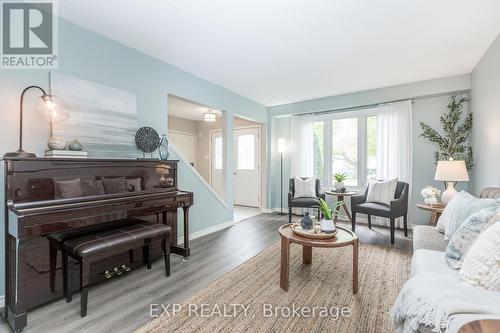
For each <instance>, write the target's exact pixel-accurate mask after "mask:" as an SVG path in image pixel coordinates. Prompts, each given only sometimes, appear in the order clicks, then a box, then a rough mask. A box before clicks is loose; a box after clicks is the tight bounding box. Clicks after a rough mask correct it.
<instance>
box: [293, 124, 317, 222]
mask: <svg viewBox="0 0 500 333" xmlns="http://www.w3.org/2000/svg"><path fill="white" fill-rule="evenodd" d="M290 148H291V149H290V158H291V170H290V171H291V175H290V176H291V177H292V178H293V177H313V176H314V136H313V128H312V118H311V117H307V116H297V117H292V125H291V147H290ZM306 211H311V210H310V209H309V208H293V209H292V212H293V214H298V215H303V214H304V212H306Z"/></svg>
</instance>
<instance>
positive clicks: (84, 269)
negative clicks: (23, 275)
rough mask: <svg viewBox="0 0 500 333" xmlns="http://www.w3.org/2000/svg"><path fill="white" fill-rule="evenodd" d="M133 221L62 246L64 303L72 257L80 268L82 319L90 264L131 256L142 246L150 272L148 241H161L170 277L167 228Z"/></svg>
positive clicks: (69, 292)
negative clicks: (160, 239)
mask: <svg viewBox="0 0 500 333" xmlns="http://www.w3.org/2000/svg"><path fill="white" fill-rule="evenodd" d="M136 221H138V222H135V223H131V224H129V223H126V224H125V225H121V226H119V227H115V228H111V229H107V230H102V231H97V232H93V233H86V234H83V235H80V236H75V237H70V238H67V239H66V240H65V241H64V242H63V244H62V249H63V251H62V252H63V275H64V276H63V281H65V282H64V285H66V288H65V296H66V301H67V302H70V301H71V299H72V292H73V288H72V285H71V284H72V281H73V265H71V266H70V265H69V263H68V262H69V258H68V257H72V258H73V259H75V260H76V261H77V262H78V263H79V264H80V265H79V266H80V293H81V296H80V297H81V301H80V315H81V316H82V317H85V316H86V315H87V301H88V288H89V283H90V266H91V264H92V263H93V262H96V261H99V260H102V259H106V258H109V257H112V256H114V255H117V254H120V253H123V252H125V251H129V253H130V251H131V249H133V248H136V247H139V246H142V248H143V260H144V263H145V264H147V267H148V269H151V260H150V255H149V254H150V247H151V239H152V238H155V237H162V243H161V248H162V251H163V257H164V263H165V275H166V276H170V233H171V229H170V227H169V226H166V225H164V224H161V223H151V222H145V221H142V220H136ZM64 267H65V268H66V269H65V270H64ZM64 273H66V274H64Z"/></svg>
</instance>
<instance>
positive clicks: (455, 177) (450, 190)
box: [434, 159, 469, 206]
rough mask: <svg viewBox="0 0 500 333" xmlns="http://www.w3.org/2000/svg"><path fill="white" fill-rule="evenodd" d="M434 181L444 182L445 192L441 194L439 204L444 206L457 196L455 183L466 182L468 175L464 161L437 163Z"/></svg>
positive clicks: (451, 160)
mask: <svg viewBox="0 0 500 333" xmlns="http://www.w3.org/2000/svg"><path fill="white" fill-rule="evenodd" d="M434 180H442V181H444V182H446V190H445V191H444V192H443V193H442V194H441V202H442V203H443V205H444V206H446V205H447V204H448V203H449V202H450V201H451V199H452V198H453V197H454V196H455V194H457V193H458V192H457V190H455V183H456V182H468V181H469V174H468V173H467V167H466V166H465V161H455V160H453V159H450V160H449V161H438V164H437V168H436V175H435V176H434Z"/></svg>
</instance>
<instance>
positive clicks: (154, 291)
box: [0, 214, 412, 333]
mask: <svg viewBox="0 0 500 333" xmlns="http://www.w3.org/2000/svg"><path fill="white" fill-rule="evenodd" d="M298 218H299V217H295V219H298ZM287 221H288V216H287V215H277V214H260V215H257V216H253V217H250V218H248V219H246V220H244V221H242V222H241V223H238V224H236V225H234V226H233V227H231V228H228V229H225V230H222V231H219V232H216V233H213V234H210V235H207V236H204V237H202V238H199V239H195V240H194V241H192V243H191V253H192V254H191V257H189V259H188V260H187V261H183V260H182V258H181V257H179V256H176V255H172V256H171V275H170V277H168V278H166V277H165V276H164V268H163V263H162V261H161V259H160V260H157V261H156V262H153V268H152V269H151V270H150V271H148V270H147V269H146V267H143V268H141V269H138V270H135V271H133V272H130V273H128V274H126V275H125V276H123V277H120V278H117V279H113V280H111V281H106V282H104V283H101V284H99V285H97V286H93V287H91V288H90V291H89V304H88V315H87V317H85V318H80V312H79V309H80V303H79V302H80V297H79V295H78V294H75V295H74V297H73V302H71V303H69V304H68V303H66V302H65V301H64V300H59V301H56V302H53V303H51V304H48V305H45V306H43V307H41V308H38V309H35V310H32V311H30V312H29V314H28V327H27V328H26V329H25V330H24V332H28V333H33V332H36V333H44V332H51V333H60V332H64V333H66V332H92V333H100V332H103V333H104V332H106V333H107V332H134V330H136V329H137V328H139V327H141V326H142V325H144V324H145V323H146V322H148V321H149V320H150V317H149V308H150V304H164V305H167V304H172V303H176V302H180V301H181V300H183V299H185V298H186V297H188V296H189V295H191V294H193V293H194V292H195V291H197V290H199V289H201V288H203V287H205V286H206V285H207V284H209V283H210V282H212V281H214V280H215V279H217V278H219V277H220V276H222V275H223V274H224V273H226V272H228V271H229V270H231V269H233V268H234V267H236V266H238V265H240V264H241V263H242V262H244V261H246V260H247V259H249V258H251V257H253V256H254V255H256V254H257V253H259V252H261V251H262V250H264V249H265V248H267V247H268V246H270V245H271V244H273V243H275V242H277V241H279V234H278V231H277V230H278V227H279V226H280V225H282V224H285V223H287ZM356 233H357V234H358V236H359V238H360V241H361V242H362V243H370V244H377V245H382V246H387V247H392V248H396V249H400V250H405V251H411V248H412V242H411V238H405V237H404V235H403V232H402V231H401V230H397V231H396V242H395V245H391V244H390V237H389V230H388V229H386V228H382V227H374V228H373V230H370V229H368V228H367V227H366V226H364V225H361V224H360V225H359V226H358V225H357V226H356ZM410 236H411V234H410ZM313 255H314V254H313ZM277 281H278V280H277ZM277 283H278V282H277ZM0 332H10V329H9V327H8V326H7V324H6V323H5V322H4V321H3V319H0Z"/></svg>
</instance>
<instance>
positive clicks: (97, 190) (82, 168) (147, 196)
mask: <svg viewBox="0 0 500 333" xmlns="http://www.w3.org/2000/svg"><path fill="white" fill-rule="evenodd" d="M4 176H5V178H4V182H5V239H6V258H5V262H6V279H5V293H6V295H5V316H6V317H7V320H8V322H9V323H10V324H11V326H12V327H13V328H14V330H16V331H17V330H21V329H22V328H23V327H25V326H26V324H27V312H28V311H29V310H30V309H31V308H33V307H36V306H39V305H41V304H44V303H46V302H49V301H52V300H55V299H58V298H61V297H62V281H61V274H60V269H61V259H60V257H59V258H58V262H57V272H56V288H55V291H53V292H51V291H50V286H49V250H48V240H47V239H46V236H47V235H48V234H50V233H52V232H56V231H61V230H66V229H68V228H78V227H82V226H87V225H93V224H100V223H105V222H110V221H113V220H117V219H122V218H126V217H137V218H141V219H144V220H148V221H152V222H153V221H154V222H157V223H165V224H167V225H169V226H170V227H171V228H172V238H171V244H172V245H171V253H175V254H179V255H181V256H184V257H187V256H189V255H190V249H189V207H190V206H191V205H192V204H193V193H191V192H186V191H182V190H179V189H178V187H177V161H155V160H118V159H109V160H107V159H78V160H76V159H56V158H15V159H6V160H4ZM178 209H182V211H183V244H182V245H179V244H178V241H177V239H178V235H177V230H178V228H177V218H178ZM134 254H136V256H137V258H135V257H134V261H133V262H132V263H129V257H128V253H124V254H121V255H117V256H114V257H112V258H110V259H108V260H105V261H102V262H99V263H98V264H96V267H95V268H93V269H92V271H93V272H95V274H94V275H93V276H91V283H96V282H99V281H101V280H103V279H105V275H104V274H103V272H104V271H106V270H110V269H113V268H114V267H121V265H122V264H126V265H127V266H131V267H132V269H134V268H137V267H139V266H141V265H142V261H141V255H142V253H141V249H140V248H139V249H137V250H134ZM151 255H152V257H153V258H158V257H160V256H161V251H160V244H159V243H158V242H155V243H154V244H152V253H151ZM75 279H79V277H75ZM72 285H73V286H78V285H79V281H78V280H74V281H73V284H72Z"/></svg>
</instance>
